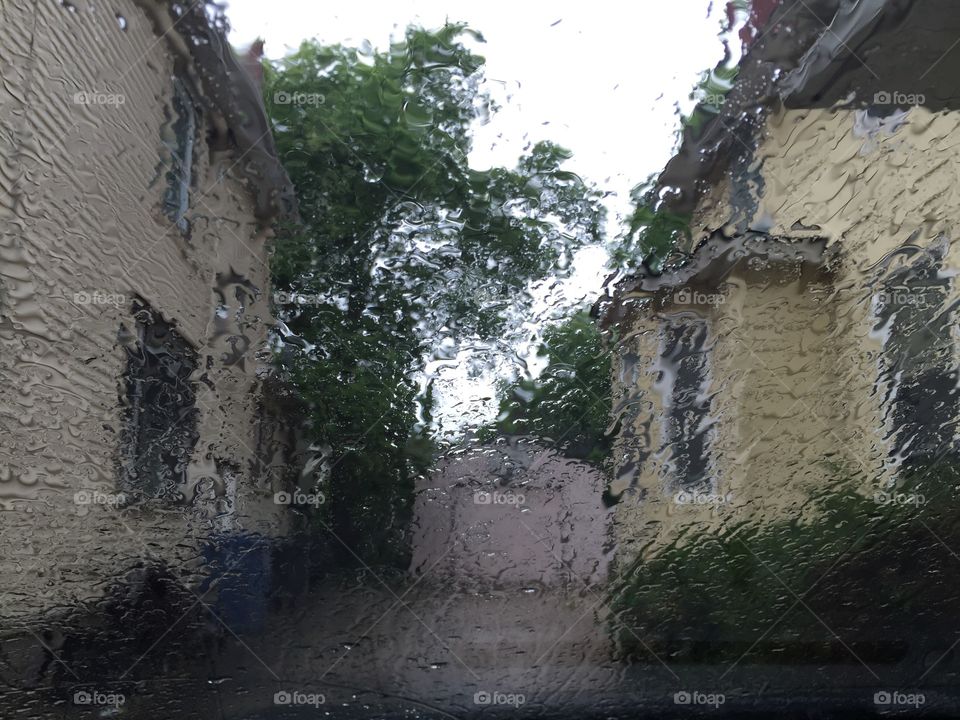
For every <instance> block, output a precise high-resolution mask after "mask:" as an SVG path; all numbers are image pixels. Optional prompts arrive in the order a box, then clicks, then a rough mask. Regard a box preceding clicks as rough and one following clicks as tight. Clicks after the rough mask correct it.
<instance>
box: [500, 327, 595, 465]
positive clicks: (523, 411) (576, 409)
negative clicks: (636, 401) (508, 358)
mask: <svg viewBox="0 0 960 720" xmlns="http://www.w3.org/2000/svg"><path fill="white" fill-rule="evenodd" d="M538 353H539V354H540V355H541V356H547V357H548V358H549V359H548V362H547V366H546V367H545V368H544V370H543V372H541V373H540V375H539V376H538V377H537V378H536V379H524V380H521V381H520V382H518V383H516V384H515V385H513V386H511V387H509V388H506V389H505V390H504V392H503V395H504V398H503V400H502V402H501V404H500V415H499V417H498V418H497V422H496V424H495V428H496V430H497V431H499V432H502V433H506V434H513V435H537V436H539V437H542V438H545V439H549V440H552V441H553V442H554V443H556V444H557V445H558V446H559V447H561V448H563V449H564V451H565V452H566V454H567V455H570V456H571V457H577V458H583V459H586V460H589V461H591V462H602V461H603V460H604V459H605V458H606V457H607V454H608V453H609V450H610V444H611V442H612V435H611V434H609V433H607V426H608V425H609V422H610V403H611V399H610V397H611V377H610V353H609V350H608V349H607V348H606V347H605V346H604V343H603V338H602V337H601V333H600V330H599V328H598V327H597V325H596V323H594V321H593V320H592V319H591V318H590V316H589V315H587V314H586V313H577V314H576V315H573V316H571V317H570V318H568V319H567V320H565V321H564V322H562V323H560V324H559V325H555V326H553V327H550V328H547V330H546V331H545V332H544V334H543V343H542V344H541V346H540V348H539V350H538ZM490 434H491V433H490V430H487V432H486V435H487V436H488V437H489V435H490Z"/></svg>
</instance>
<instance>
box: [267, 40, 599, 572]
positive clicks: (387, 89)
mask: <svg viewBox="0 0 960 720" xmlns="http://www.w3.org/2000/svg"><path fill="white" fill-rule="evenodd" d="M481 39H482V38H481V37H480V36H479V35H478V34H477V33H475V32H473V31H470V30H468V29H467V28H465V27H464V26H461V25H448V26H446V27H444V28H442V29H440V30H437V31H427V30H423V29H418V28H410V29H409V30H408V31H407V32H406V35H405V38H404V40H403V41H402V42H398V43H395V44H394V45H392V46H391V47H390V48H389V49H388V50H386V51H383V52H375V51H372V50H359V49H356V48H349V47H345V46H342V45H335V46H323V45H320V44H317V43H316V42H306V43H304V44H303V45H302V46H301V47H300V49H299V50H298V51H297V52H296V53H294V54H293V55H291V56H290V57H288V58H286V59H284V60H283V61H281V62H280V63H279V64H277V65H276V66H275V67H269V68H267V72H266V74H265V88H264V93H265V99H266V103H267V107H268V112H269V114H270V116H271V118H272V120H273V122H274V125H275V138H276V142H277V147H278V151H279V153H280V156H281V160H282V161H283V163H284V165H285V167H286V168H287V170H288V172H289V174H290V176H291V179H292V180H293V182H294V185H295V186H296V188H297V196H298V202H299V207H300V212H301V216H302V224H301V225H300V226H297V227H287V228H282V229H281V232H280V234H279V237H278V240H277V242H276V245H275V251H274V257H273V260H272V264H271V269H272V276H273V284H274V289H275V290H278V291H280V292H282V293H283V295H282V296H281V297H282V299H284V300H285V301H288V302H285V303H283V304H282V305H281V307H279V308H278V313H279V315H280V317H281V319H282V320H283V321H284V322H285V323H286V326H287V328H288V329H289V331H290V333H292V334H293V335H295V336H297V337H298V338H300V341H299V342H300V347H299V348H295V347H292V346H288V348H287V350H286V351H285V352H284V353H282V354H281V359H282V363H283V365H284V368H285V370H286V371H287V372H288V373H289V375H290V379H291V382H292V383H293V384H294V385H295V387H296V388H297V390H298V392H299V393H300V395H301V396H302V397H303V398H304V399H305V400H306V401H307V402H308V403H309V405H310V407H311V408H312V411H311V412H312V416H311V421H312V428H313V433H314V440H315V442H316V444H317V446H322V447H326V448H328V458H327V467H329V468H330V471H329V477H328V478H327V479H326V480H325V482H326V483H327V490H326V492H327V495H328V498H329V502H328V505H329V507H328V513H329V515H328V518H329V522H330V523H331V524H332V528H333V530H334V531H335V532H336V533H337V535H338V536H339V537H340V538H341V539H342V540H343V541H344V543H345V544H346V545H349V546H350V547H351V549H352V550H353V551H354V552H356V553H358V555H359V556H361V557H363V558H365V559H368V560H370V561H383V562H393V563H402V562H403V553H404V550H403V548H404V542H403V540H404V537H403V533H404V528H405V527H406V524H407V519H408V517H409V512H410V503H411V498H412V486H413V482H414V478H415V477H416V475H417V473H418V472H421V471H422V470H423V469H424V468H425V466H426V464H427V463H428V461H429V438H427V437H426V436H425V431H424V426H425V420H426V419H428V418H429V413H430V407H429V404H430V399H429V395H428V394H427V395H424V394H422V393H420V392H419V385H418V379H417V372H418V371H419V370H421V369H422V367H421V365H422V360H423V357H424V356H425V354H428V353H429V352H431V351H432V350H433V349H434V345H435V340H436V335H437V333H438V331H439V330H440V329H441V328H443V329H445V330H453V331H456V332H457V333H459V334H461V335H477V336H491V335H493V334H495V333H497V332H499V331H500V330H501V329H502V328H503V326H504V323H505V322H506V318H507V308H508V307H509V306H510V305H511V304H513V303H515V301H516V299H517V298H518V297H521V296H522V293H523V290H524V289H525V287H526V286H527V284H528V283H529V281H530V280H531V279H532V278H536V277H541V276H544V275H546V274H548V273H556V272H558V270H557V268H558V267H566V266H569V261H570V259H571V258H572V255H573V252H574V251H575V250H576V249H577V248H578V247H579V246H580V245H582V244H584V243H587V242H595V241H596V240H597V239H598V237H599V235H600V233H601V228H602V222H603V210H602V207H601V206H600V204H599V200H600V193H599V192H597V191H596V190H595V189H594V188H592V187H591V186H589V185H587V184H586V183H585V182H584V181H583V180H581V179H580V178H579V177H578V176H576V175H574V174H573V173H570V172H568V171H566V170H564V169H562V167H561V166H562V165H563V163H564V162H565V161H566V160H568V159H569V157H570V155H569V153H568V152H567V151H565V150H563V149H562V148H560V147H559V146H557V145H554V144H552V143H549V142H541V143H538V144H536V145H534V146H532V147H530V148H528V150H527V152H526V154H525V155H524V156H523V157H522V158H521V159H520V161H519V163H518V164H517V166H516V167H515V168H512V169H506V168H493V169H491V170H488V171H477V170H474V169H472V168H471V167H470V166H469V164H468V162H467V155H468V153H469V152H470V149H471V128H472V126H473V124H474V123H476V122H479V121H482V120H483V119H484V118H485V117H486V116H487V115H489V114H490V113H491V112H494V111H495V107H494V104H493V103H492V102H491V100H490V98H489V97H488V96H487V95H486V94H485V93H484V92H482V91H481V89H480V79H481V75H480V71H481V68H482V66H483V62H484V61H483V58H482V57H481V56H479V55H477V54H476V53H474V52H473V51H471V50H470V49H468V48H467V47H466V44H465V43H467V42H468V41H478V40H481ZM418 403H419V407H418Z"/></svg>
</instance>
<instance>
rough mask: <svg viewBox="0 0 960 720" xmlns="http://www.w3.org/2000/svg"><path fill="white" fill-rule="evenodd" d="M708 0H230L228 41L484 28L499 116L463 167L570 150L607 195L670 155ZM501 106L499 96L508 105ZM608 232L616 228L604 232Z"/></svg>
mask: <svg viewBox="0 0 960 720" xmlns="http://www.w3.org/2000/svg"><path fill="white" fill-rule="evenodd" d="M724 5H725V3H724V2H723V0H715V1H714V4H713V8H712V11H711V13H710V17H708V9H709V8H710V2H709V0H668V1H667V2H658V1H656V0H593V1H592V2H583V0H577V1H576V2H569V1H568V0H560V1H557V0H551V2H535V1H533V0H512V1H510V2H505V1H504V0H477V1H475V2H442V1H440V0H378V1H376V2H370V1H369V0H367V1H363V0H360V1H358V2H338V3H327V2H321V0H269V1H265V0H228V7H227V17H228V18H229V19H230V22H231V25H232V27H233V32H232V35H231V41H232V42H233V44H234V45H237V46H242V45H245V44H248V43H250V42H251V41H252V40H253V39H254V38H256V37H257V36H260V37H263V38H265V40H266V54H267V56H268V57H269V58H271V59H276V58H279V57H282V56H283V55H285V54H287V53H288V52H289V51H290V50H292V49H295V48H296V47H297V46H299V44H300V42H301V41H303V40H304V39H306V38H311V37H315V38H317V39H319V40H320V41H321V42H324V43H337V42H340V43H345V44H356V45H359V44H360V43H362V42H363V41H364V40H366V41H369V42H370V43H371V44H372V45H373V46H374V47H377V48H384V47H386V46H387V45H388V43H389V41H390V39H391V37H393V38H398V37H402V34H403V30H404V28H406V26H407V25H409V24H411V23H416V24H420V25H423V26H424V27H427V28H435V27H439V26H441V25H443V23H444V21H445V20H450V21H452V22H465V23H467V24H469V25H470V26H471V27H472V28H474V29H476V30H479V31H480V32H481V33H483V36H484V37H485V39H486V43H485V44H483V45H480V46H478V50H479V52H480V53H481V54H482V55H484V56H485V57H486V59H487V66H486V71H485V73H486V77H487V79H488V83H489V89H490V91H491V92H492V93H493V94H494V96H495V97H496V98H497V99H498V100H499V101H500V104H501V105H502V106H503V109H502V110H501V111H500V113H498V114H497V116H495V117H494V119H493V120H492V121H491V123H490V124H489V125H487V126H486V127H483V128H480V129H478V132H477V137H476V141H475V148H474V152H473V153H472V155H471V158H470V161H471V164H472V165H474V166H475V167H478V168H482V167H485V166H490V165H492V164H498V165H506V166H508V167H509V166H512V165H513V164H514V162H515V161H516V158H517V156H518V155H519V154H520V153H521V151H522V149H523V147H524V146H525V145H526V144H527V143H528V142H530V141H532V142H536V141H538V140H541V139H550V140H553V141H555V142H558V143H560V144H561V145H563V146H565V147H567V148H569V149H570V150H572V151H573V152H574V158H573V160H571V161H570V163H568V169H569V170H571V171H573V172H576V173H578V174H580V175H582V176H584V177H586V178H588V179H590V180H593V181H594V182H596V183H597V184H599V185H600V186H601V187H603V188H604V189H609V190H613V191H616V192H617V193H618V197H619V201H614V202H613V203H612V204H611V207H612V209H614V210H621V209H625V207H626V198H625V195H626V193H627V192H628V191H629V189H630V188H631V187H632V186H634V185H636V184H637V183H638V182H640V181H642V180H644V179H645V178H646V177H647V176H649V175H650V174H651V173H654V172H658V171H659V170H661V169H662V168H663V165H664V163H665V162H666V161H667V160H668V159H669V157H670V155H671V151H672V149H673V138H674V135H673V133H674V132H675V130H676V128H677V125H678V118H677V116H676V114H675V108H674V103H675V102H677V101H680V102H681V103H684V107H685V108H686V107H689V103H688V101H687V95H688V94H689V92H690V90H691V89H692V87H693V85H694V84H695V82H696V80H697V77H698V74H699V73H700V72H701V71H703V70H705V69H707V68H710V67H713V66H714V65H715V64H716V63H717V62H718V61H719V60H720V59H722V57H723V48H722V45H721V43H720V40H719V39H718V31H719V29H720V27H719V24H720V19H721V17H722V13H723V9H724ZM508 97H509V98H510V99H509V101H506V100H507V98H508ZM611 230H613V228H611Z"/></svg>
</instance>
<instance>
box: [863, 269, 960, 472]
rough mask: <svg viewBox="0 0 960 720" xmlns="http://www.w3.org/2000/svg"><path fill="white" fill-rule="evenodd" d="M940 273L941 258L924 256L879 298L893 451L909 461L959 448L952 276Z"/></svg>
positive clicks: (886, 284) (932, 458) (889, 282)
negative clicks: (957, 442)
mask: <svg viewBox="0 0 960 720" xmlns="http://www.w3.org/2000/svg"><path fill="white" fill-rule="evenodd" d="M939 271H940V262H939V260H938V259H937V258H936V257H934V256H932V255H927V256H924V257H922V258H921V259H920V260H918V261H917V262H916V263H914V265H913V266H911V267H909V268H905V269H903V270H899V271H897V272H896V273H894V274H892V275H891V276H890V277H888V278H887V279H886V281H885V282H884V284H883V289H882V290H881V292H880V293H879V294H878V295H877V296H876V308H877V317H878V327H877V330H878V331H879V332H880V333H881V336H882V337H883V354H882V359H881V384H882V386H883V387H884V388H885V389H886V399H887V402H886V403H885V405H886V408H887V410H886V420H887V426H888V427H890V428H891V429H892V438H891V439H892V454H893V455H894V456H895V457H897V458H899V459H901V460H905V461H908V460H909V461H915V460H922V461H924V462H932V461H936V460H939V459H940V458H941V457H942V456H943V455H944V454H946V453H948V452H949V451H950V450H951V449H952V450H956V434H957V415H958V411H960V402H958V400H960V395H958V388H957V380H958V378H957V366H956V356H955V354H954V340H953V337H952V323H951V322H950V309H949V308H948V307H947V302H946V300H947V298H948V297H949V278H946V277H942V276H941V274H940V272H939Z"/></svg>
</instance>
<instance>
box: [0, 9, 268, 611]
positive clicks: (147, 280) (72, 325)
mask: <svg viewBox="0 0 960 720" xmlns="http://www.w3.org/2000/svg"><path fill="white" fill-rule="evenodd" d="M0 45H2V47H4V49H5V50H4V54H3V56H2V57H0V65H2V68H0V76H2V78H3V82H2V83H0V436H2V437H3V441H2V443H0V586H2V587H3V588H4V590H3V592H0V615H19V614H29V613H32V612H36V611H38V610H43V609H47V608H51V607H55V606H60V605H64V604H66V603H72V602H75V601H84V600H89V599H91V598H93V597H96V596H97V595H98V594H99V593H101V592H102V591H103V585H102V583H103V582H104V578H111V577H114V576H115V575H116V574H117V573H119V572H122V570H123V568H124V567H125V566H126V565H127V564H128V563H130V562H134V561H135V560H136V559H137V558H154V559H159V560H162V561H164V562H165V563H167V564H168V565H170V566H172V567H174V568H177V574H179V575H180V576H183V577H186V576H189V575H190V573H191V570H190V569H189V568H190V561H191V560H192V559H194V558H195V557H196V555H197V552H198V550H197V548H198V543H199V542H200V541H201V540H202V538H203V537H205V536H206V535H207V534H209V533H210V532H212V531H217V530H232V531H243V530H247V531H251V532H267V531H270V530H271V529H272V530H274V531H275V530H276V529H277V526H276V523H275V519H276V518H275V513H276V507H275V506H274V504H273V502H272V490H271V488H270V487H269V484H270V483H269V478H267V479H264V478H263V477H255V475H256V474H257V473H255V472H254V469H255V467H256V466H257V463H256V462H255V459H256V458H255V455H256V453H255V447H256V445H257V440H256V438H257V437H258V436H257V432H256V427H255V425H256V415H257V393H256V392H255V391H256V388H257V385H258V380H257V372H258V368H259V367H260V366H261V365H262V363H263V361H264V359H265V358H264V357H258V353H261V352H262V351H263V348H264V343H265V340H266V334H267V329H268V327H269V325H270V316H269V306H268V302H267V290H268V287H267V284H268V272H267V266H266V264H265V263H266V247H265V244H266V242H267V239H268V238H267V234H266V233H265V232H263V231H261V230H258V228H257V225H256V223H255V220H254V216H253V211H252V199H251V195H250V192H249V190H248V188H247V186H245V185H244V183H243V182H242V181H241V179H240V178H239V177H238V174H237V168H236V166H237V160H238V159H237V158H236V157H235V153H233V152H231V151H230V150H222V151H218V150H215V149H213V148H211V147H209V146H208V144H207V141H206V127H205V125H204V122H203V120H202V111H200V112H199V117H200V120H199V121H198V122H197V123H196V127H195V129H194V136H193V148H192V150H193V152H192V155H193V157H192V172H191V177H190V181H189V182H190V190H189V209H188V211H187V213H186V216H185V219H186V220H187V221H188V223H189V232H186V233H185V232H183V231H182V230H181V228H179V227H177V225H176V223H175V222H172V221H171V219H170V217H169V216H168V214H165V212H164V209H163V198H164V192H165V190H166V189H167V186H168V182H169V178H168V176H167V173H168V172H169V170H170V152H171V151H170V143H171V142H172V140H174V138H173V129H172V128H173V123H174V121H175V120H176V111H175V110H174V103H173V95H174V73H175V68H174V61H173V59H172V57H171V56H170V54H169V53H168V51H167V44H166V42H165V41H164V39H162V38H160V37H158V36H157V35H156V34H155V33H154V31H153V29H152V27H151V25H150V23H149V21H148V19H147V17H146V16H145V15H144V13H143V12H142V11H141V10H140V9H139V8H138V7H137V6H136V5H134V4H133V3H132V2H130V1H129V0H115V1H114V2H111V3H105V2H100V1H99V0H91V1H90V2H83V3H77V4H75V5H74V4H70V3H67V2H59V3H58V2H53V1H46V0H44V1H42V2H32V1H30V0H6V1H5V2H4V3H3V4H2V5H0ZM135 300H139V301H143V302H145V303H146V304H148V305H149V306H150V307H152V309H153V310H154V312H155V314H156V315H157V316H159V317H162V318H163V319H164V320H165V321H167V322H169V323H172V324H173V325H174V327H175V329H176V332H178V333H179V334H180V335H181V336H182V337H183V338H184V339H185V340H186V341H187V342H188V344H189V345H190V346H192V348H193V349H194V350H195V352H196V356H197V359H198V367H197V370H196V372H195V373H194V374H193V377H191V381H192V382H193V383H195V388H196V408H197V411H198V413H199V416H198V420H197V431H198V433H199V440H198V442H197V443H196V446H195V447H194V450H193V453H192V456H191V457H190V464H189V470H188V472H187V481H186V483H185V484H184V486H183V487H182V488H179V490H180V495H181V499H180V501H178V502H174V503H170V502H160V501H159V500H158V501H156V502H155V503H154V502H146V503H143V504H141V505H137V506H133V507H127V508H122V507H119V506H111V505H109V504H98V503H87V504H78V502H77V501H76V499H75V494H76V493H77V492H79V491H82V490H87V491H94V490H95V491H99V492H102V493H105V494H111V493H117V492H119V486H118V477H117V474H118V457H119V452H120V449H119V444H120V442H121V440H120V438H121V434H122V423H123V419H124V415H123V407H122V399H121V398H122V395H123V393H124V389H123V388H124V379H123V376H124V372H125V369H126V366H127V352H126V350H125V348H124V343H123V342H121V341H120V340H119V339H118V337H119V336H120V334H121V328H124V329H125V330H126V331H127V334H126V336H127V341H126V342H127V343H129V342H131V340H130V337H131V333H132V332H133V330H134V328H135V325H136V323H135V321H134V318H133V316H132V307H133V302H134V301H135ZM227 468H228V469H227ZM260 475H262V473H260ZM226 476H229V477H226ZM14 578H15V579H14ZM8 588H10V589H9V590H8Z"/></svg>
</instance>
